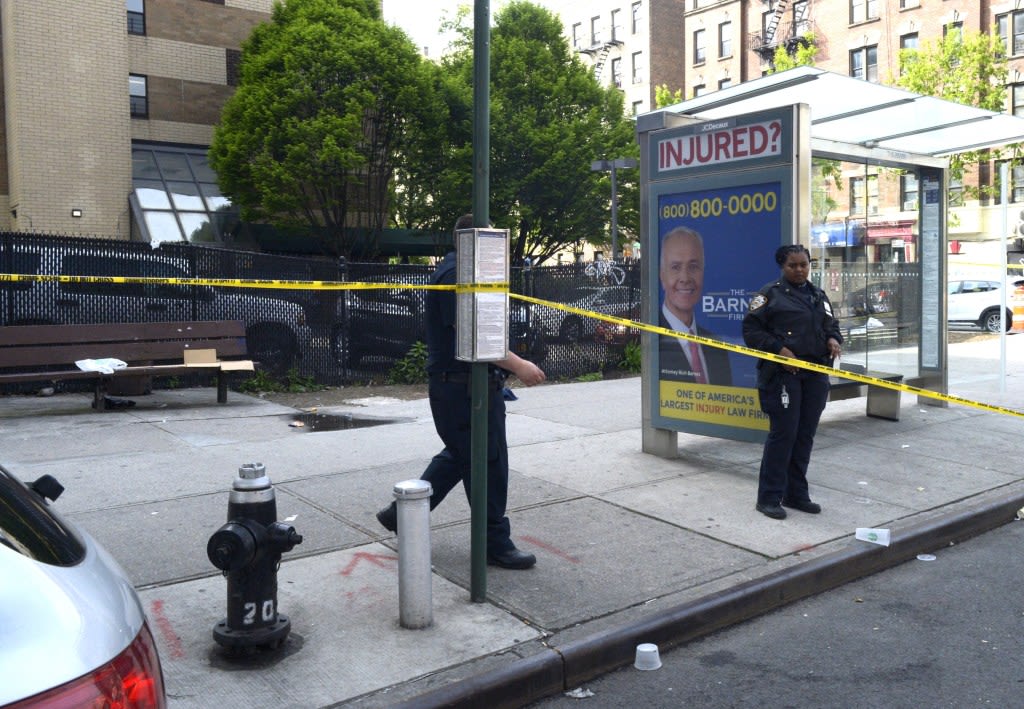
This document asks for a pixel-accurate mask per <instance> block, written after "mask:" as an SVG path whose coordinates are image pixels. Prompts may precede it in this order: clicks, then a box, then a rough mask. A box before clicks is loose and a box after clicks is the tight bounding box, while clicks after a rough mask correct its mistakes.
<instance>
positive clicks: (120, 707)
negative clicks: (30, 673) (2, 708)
mask: <svg viewBox="0 0 1024 709" xmlns="http://www.w3.org/2000/svg"><path fill="white" fill-rule="evenodd" d="M29 707H32V709H58V708H60V709H64V708H66V707H76V709H165V708H166V707H167V698H166V696H165V695H164V678H163V674H162V673H161V670H160V659H159V657H158V656H157V653H156V643H154V642H153V635H152V634H151V633H150V632H149V628H148V627H147V626H146V625H145V624H143V626H142V630H140V631H139V634H138V635H136V636H135V640H134V641H132V644H131V645H129V646H128V647H127V648H126V649H125V651H124V652H122V653H121V654H120V655H118V656H117V657H115V658H114V659H113V660H111V661H110V662H108V663H107V664H105V665H103V666H102V667H100V668H98V669H96V670H93V671H92V672H90V673H89V674H87V675H83V676H82V677H79V678H78V679H76V680H73V681H71V682H68V683H67V684H64V685H61V686H60V687H54V688H53V689H51V690H48V691H46V692H43V693H42V694H37V695H35V696H34V697H29V698H28V699H23V700H21V701H20V702H15V703H14V704H11V705H10V706H9V707H7V708H6V709H28V708H29Z"/></svg>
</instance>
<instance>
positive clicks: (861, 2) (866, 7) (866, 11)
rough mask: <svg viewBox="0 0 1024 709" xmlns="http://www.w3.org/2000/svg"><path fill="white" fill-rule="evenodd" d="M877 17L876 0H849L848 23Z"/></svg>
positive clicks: (853, 23)
mask: <svg viewBox="0 0 1024 709" xmlns="http://www.w3.org/2000/svg"><path fill="white" fill-rule="evenodd" d="M877 18H878V0H850V24H851V25H855V24H857V23H858V22H867V21H868V20H875V19H877Z"/></svg>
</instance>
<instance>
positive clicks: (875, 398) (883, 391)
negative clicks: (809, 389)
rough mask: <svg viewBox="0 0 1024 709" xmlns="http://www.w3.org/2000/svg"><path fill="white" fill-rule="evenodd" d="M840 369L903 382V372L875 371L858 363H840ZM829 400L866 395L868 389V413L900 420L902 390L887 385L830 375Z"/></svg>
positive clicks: (889, 380)
mask: <svg viewBox="0 0 1024 709" xmlns="http://www.w3.org/2000/svg"><path fill="white" fill-rule="evenodd" d="M839 368H840V370H845V371H847V372H852V373H854V374H864V375H866V376H869V377H874V378H875V379H884V380H885V381H887V382H894V383H897V384H899V383H902V382H903V375H902V374H892V373H889V372H875V371H870V370H867V369H865V368H864V367H862V366H860V365H857V364H846V363H845V362H844V363H842V364H841V365H840V367H839ZM828 380H829V385H830V390H829V396H828V400H829V401H841V400H843V399H855V398H857V397H860V396H864V393H865V392H864V390H865V388H866V389H867V397H868V401H867V415H868V416H872V417H874V418H882V419H888V420H889V421H899V420H900V391H899V390H898V389H887V388H886V387H881V386H876V385H874V384H864V383H863V382H857V381H854V380H852V379H843V378H842V377H839V376H829V378H828Z"/></svg>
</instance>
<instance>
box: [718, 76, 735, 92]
mask: <svg viewBox="0 0 1024 709" xmlns="http://www.w3.org/2000/svg"><path fill="white" fill-rule="evenodd" d="M730 86H732V79H719V80H718V90H719V91H721V90H722V89H727V88H729V87H730Z"/></svg>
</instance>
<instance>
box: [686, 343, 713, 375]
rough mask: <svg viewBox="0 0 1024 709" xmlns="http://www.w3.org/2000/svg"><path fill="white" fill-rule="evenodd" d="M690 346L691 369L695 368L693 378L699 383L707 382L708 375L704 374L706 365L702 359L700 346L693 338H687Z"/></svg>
mask: <svg viewBox="0 0 1024 709" xmlns="http://www.w3.org/2000/svg"><path fill="white" fill-rule="evenodd" d="M686 343H687V345H689V347H690V369H692V370H693V380H694V381H695V382H697V383H698V384H707V383H708V377H707V375H706V374H704V365H703V364H701V361H700V347H698V346H697V343H696V342H694V341H693V340H687V341H686Z"/></svg>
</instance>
